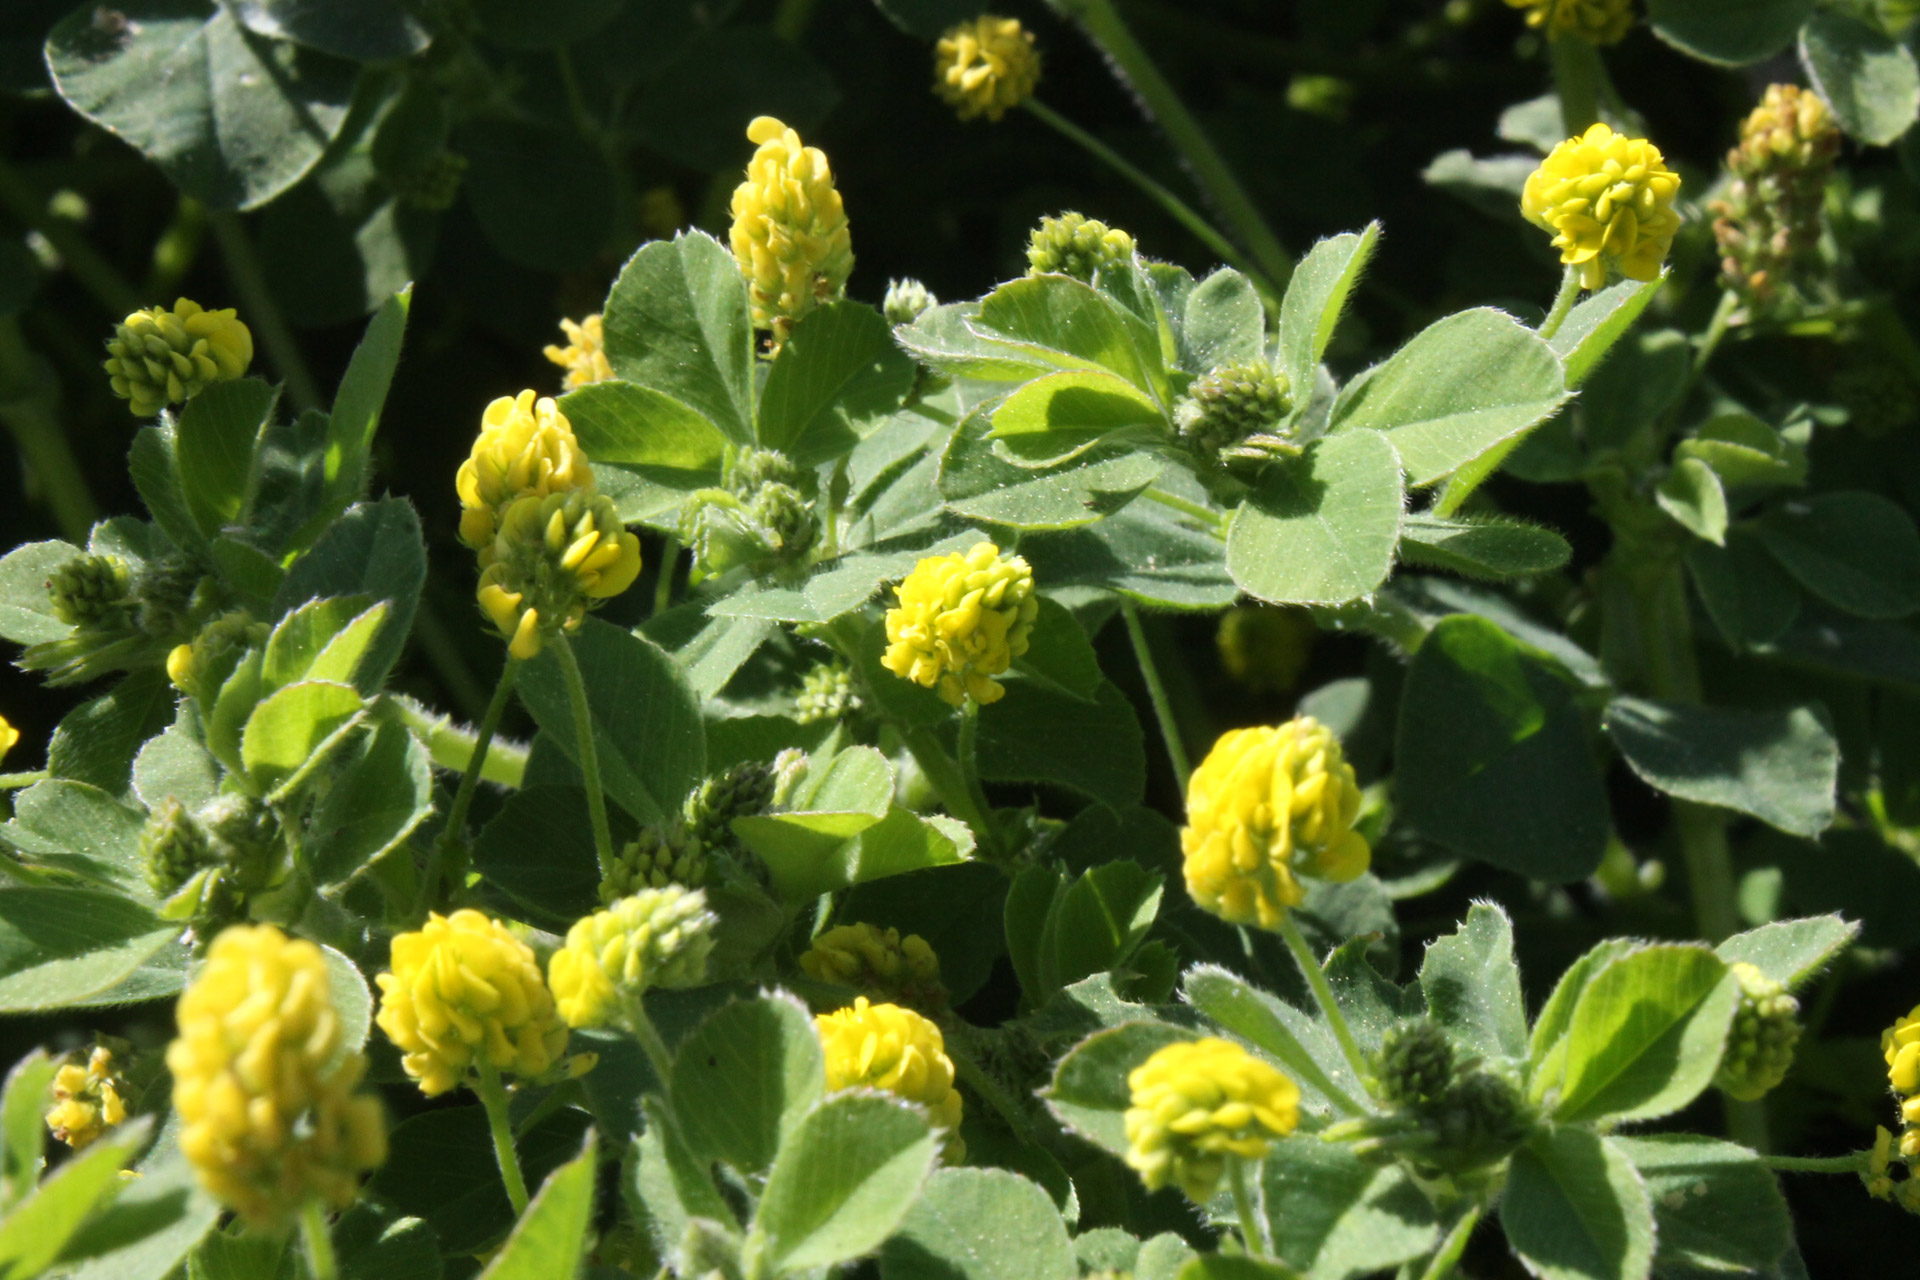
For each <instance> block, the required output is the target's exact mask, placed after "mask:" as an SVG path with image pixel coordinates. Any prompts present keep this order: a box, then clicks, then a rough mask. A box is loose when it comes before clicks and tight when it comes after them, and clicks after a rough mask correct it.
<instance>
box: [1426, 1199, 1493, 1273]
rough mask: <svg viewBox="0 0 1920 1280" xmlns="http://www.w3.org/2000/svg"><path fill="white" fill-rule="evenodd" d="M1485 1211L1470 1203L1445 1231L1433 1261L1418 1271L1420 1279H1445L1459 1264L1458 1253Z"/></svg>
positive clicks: (1464, 1247)
mask: <svg viewBox="0 0 1920 1280" xmlns="http://www.w3.org/2000/svg"><path fill="white" fill-rule="evenodd" d="M1485 1212H1486V1206H1484V1205H1478V1204H1476V1205H1470V1206H1468V1208H1467V1211H1466V1212H1465V1213H1463V1214H1461V1215H1460V1217H1459V1218H1458V1220H1456V1221H1455V1222H1454V1224H1453V1229H1452V1230H1451V1231H1449V1232H1447V1238H1446V1239H1445V1240H1442V1241H1441V1242H1440V1247H1439V1248H1438V1249H1436V1250H1434V1253H1433V1261H1431V1262H1429V1263H1428V1264H1427V1269H1426V1270H1425V1271H1422V1272H1421V1273H1420V1280H1446V1278H1447V1277H1448V1276H1450V1275H1452V1274H1453V1269H1454V1268H1455V1267H1456V1266H1458V1265H1459V1264H1460V1255H1461V1254H1463V1253H1465V1252H1466V1251H1467V1241H1468V1240H1469V1239H1471V1238H1472V1237H1473V1229H1474V1228H1475V1227H1477V1226H1479V1225H1480V1215H1481V1214H1483V1213H1485Z"/></svg>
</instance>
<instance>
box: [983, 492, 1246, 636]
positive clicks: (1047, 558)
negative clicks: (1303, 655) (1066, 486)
mask: <svg viewBox="0 0 1920 1280" xmlns="http://www.w3.org/2000/svg"><path fill="white" fill-rule="evenodd" d="M1173 480H1174V476H1173V475H1170V474H1165V473H1163V474H1162V476H1161V484H1162V487H1164V488H1168V489H1173V490H1176V491H1177V490H1178V488H1179V486H1178V485H1176V484H1174V483H1172V481H1173ZM1195 526H1196V522H1195V521H1194V520H1193V519H1192V518H1190V517H1188V516H1185V515H1182V514H1181V513H1179V512H1176V511H1174V510H1172V509H1171V508H1169V507H1165V506H1162V505H1161V504H1160V503H1158V502H1154V501H1147V502H1133V503H1129V504H1128V505H1127V506H1125V507H1123V508H1122V509H1121V510H1119V511H1117V512H1115V513H1114V514H1113V515H1110V516H1108V517H1107V518H1106V519H1105V520H1102V521H1100V522H1099V523H1098V524H1094V525H1091V526H1088V527H1085V528H1081V529H1071V530H1064V531H1062V532H1059V533H1050V534H1036V535H1032V536H1029V537H1025V538H1022V539H1021V540H1020V554H1021V555H1022V556H1024V557H1026V560H1027V563H1028V564H1030V565H1032V566H1033V576H1034V580H1035V581H1036V582H1041V583H1044V584H1046V589H1047V592H1048V594H1050V595H1052V596H1053V597H1054V598H1055V599H1059V600H1061V601H1062V602H1063V603H1069V604H1073V605H1076V606H1077V605H1078V604H1080V603H1081V602H1082V601H1083V600H1085V601H1089V602H1090V601H1093V600H1097V599H1099V598H1100V596H1101V595H1102V594H1104V593H1106V592H1114V591H1117V592H1119V593H1120V594H1122V595H1125V596H1128V597H1130V598H1132V599H1134V600H1136V601H1138V602H1140V603H1141V604H1144V605H1147V606H1150V607H1154V608H1161V609H1183V610H1209V611H1211V610H1217V609H1222V608H1225V607H1226V606H1227V605H1230V604H1232V603H1233V602H1234V600H1235V599H1236V598H1237V597H1238V596H1239V594H1240V588H1239V587H1238V586H1236V585H1235V584H1234V581H1233V579H1232V578H1231V577H1230V576H1228V574H1227V565H1226V544H1225V543H1224V542H1223V541H1222V540H1221V539H1220V538H1219V537H1218V536H1216V535H1215V533H1214V532H1213V530H1212V529H1211V527H1208V528H1198V527H1195Z"/></svg>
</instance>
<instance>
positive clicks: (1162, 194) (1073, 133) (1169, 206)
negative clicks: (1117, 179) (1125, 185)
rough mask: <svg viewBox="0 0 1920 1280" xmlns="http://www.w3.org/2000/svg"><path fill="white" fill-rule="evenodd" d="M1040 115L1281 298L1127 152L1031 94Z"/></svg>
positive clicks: (1270, 296) (1274, 299)
mask: <svg viewBox="0 0 1920 1280" xmlns="http://www.w3.org/2000/svg"><path fill="white" fill-rule="evenodd" d="M1021 105H1022V106H1024V107H1025V108H1026V109H1027V110H1028V111H1030V112H1032V113H1033V114H1034V115H1035V116H1037V117H1038V118H1039V119H1041V120H1043V121H1045V122H1046V123H1047V124H1048V125H1049V126H1051V127H1052V128H1053V129H1054V130H1055V131H1056V132H1058V133H1059V134H1061V135H1062V136H1064V137H1065V138H1066V139H1067V140H1068V141H1070V142H1073V143H1075V144H1077V145H1078V146H1080V147H1081V148H1082V149H1083V150H1085V151H1086V152H1087V153H1088V154H1089V155H1091V156H1092V157H1093V158H1094V159H1096V160H1098V161H1100V162H1101V163H1102V164H1104V165H1106V166H1107V167H1108V168H1110V169H1112V170H1113V171H1114V172H1115V173H1117V174H1119V175H1120V176H1121V177H1123V178H1125V179H1126V180H1127V181H1128V182H1131V183H1132V184H1133V185H1134V186H1136V187H1138V188H1140V190H1141V191H1142V192H1144V193H1145V194H1146V196H1147V198H1148V199H1150V200H1152V201H1153V202H1154V203H1155V204H1157V205H1159V206H1160V207H1161V208H1162V209H1165V210H1166V211H1167V212H1168V213H1170V214H1172V215H1173V218H1174V220H1175V221H1176V222H1178V223H1179V224H1180V225H1181V226H1183V227H1185V228H1186V229H1187V230H1188V231H1191V232H1192V233H1193V234H1194V237H1195V238H1196V239H1198V240H1199V241H1200V243H1202V244H1204V245H1206V246H1207V248H1209V249H1211V250H1213V251H1214V252H1215V253H1217V254H1219V255H1220V260H1221V261H1222V262H1227V263H1231V264H1232V265H1233V266H1236V267H1238V268H1239V269H1240V270H1242V271H1244V272H1246V273H1247V275H1248V276H1250V277H1252V278H1253V279H1254V280H1255V281H1256V282H1257V283H1258V284H1259V286H1260V292H1261V293H1263V294H1265V295H1267V300H1268V302H1269V303H1270V304H1274V305H1277V304H1278V302H1279V296H1280V294H1279V288H1278V286H1276V285H1275V284H1274V282H1273V281H1272V280H1271V279H1269V278H1268V277H1267V273H1266V272H1264V271H1262V270H1261V269H1260V268H1259V267H1258V266H1256V265H1254V263H1253V260H1252V259H1250V258H1248V257H1247V256H1246V255H1245V254H1243V253H1241V252H1240V250H1239V249H1238V248H1236V247H1235V246H1234V243H1233V241H1231V240H1229V239H1227V238H1226V237H1225V236H1223V235H1221V234H1220V232H1218V231H1216V230H1215V229H1214V227H1213V224H1212V223H1210V222H1208V221H1207V220H1206V219H1205V218H1203V217H1201V216H1200V215H1199V213H1198V212H1196V211H1195V210H1194V209H1193V207H1192V206H1191V205H1189V204H1188V203H1187V202H1186V201H1184V200H1182V199H1181V198H1180V197H1179V196H1176V195H1175V194H1173V192H1171V191H1169V190H1167V189H1166V187H1164V186H1162V185H1161V184H1160V183H1158V182H1156V181H1154V180H1153V178H1152V177H1151V176H1149V175H1148V174H1147V172H1146V171H1145V170H1144V169H1141V168H1140V167H1138V166H1137V165H1135V164H1134V163H1133V162H1132V161H1130V160H1128V159H1127V158H1126V157H1125V156H1123V155H1121V154H1120V153H1119V152H1118V151H1115V150H1114V149H1113V148H1112V147H1110V146H1108V145H1107V144H1106V143H1104V142H1102V141H1100V139H1098V138H1096V137H1094V136H1093V135H1092V134H1090V133H1088V132H1087V131H1086V130H1085V129H1082V128H1081V127H1080V126H1079V125H1077V124H1075V123H1074V122H1073V121H1071V120H1069V119H1067V118H1066V117H1065V116H1063V115H1061V114H1060V113H1059V112H1058V111H1055V110H1054V109H1053V108H1052V107H1049V106H1048V105H1047V104H1046V103H1044V102H1042V101H1040V100H1039V99H1038V98H1028V99H1027V100H1026V101H1025V102H1024V103H1022V104H1021Z"/></svg>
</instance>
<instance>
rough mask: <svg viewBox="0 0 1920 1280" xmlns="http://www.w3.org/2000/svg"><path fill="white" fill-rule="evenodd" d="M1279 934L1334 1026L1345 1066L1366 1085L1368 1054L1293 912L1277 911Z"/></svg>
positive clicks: (1322, 1010) (1361, 1086) (1358, 1080)
mask: <svg viewBox="0 0 1920 1280" xmlns="http://www.w3.org/2000/svg"><path fill="white" fill-rule="evenodd" d="M1279 933H1280V936H1281V937H1282V938H1284V939H1286V943H1287V949H1288V950H1289V951H1291V952H1293V958H1294V959H1295V960H1296V961H1298V962H1299V964H1300V972H1301V973H1302V974H1304V975H1305V976H1306V979H1307V985H1308V986H1309V987H1311V988H1313V998H1314V1000H1315V1001H1316V1002H1318V1003H1319V1005H1320V1012H1321V1013H1322V1014H1323V1015H1324V1016H1325V1017H1326V1019H1327V1024H1328V1025H1329V1026H1331V1027H1332V1028H1333V1038H1334V1039H1335V1040H1338V1041H1339V1042H1340V1052H1341V1053H1343V1054H1345V1055H1346V1058H1347V1066H1349V1067H1350V1068H1352V1070H1353V1079H1354V1083H1355V1084H1356V1085H1358V1086H1360V1088H1362V1089H1365V1088H1366V1083H1367V1076H1368V1074H1369V1072H1368V1069H1367V1057H1366V1055H1365V1054H1363V1053H1361V1052H1360V1044H1359V1042H1358V1041H1356V1040H1355V1039H1354V1038H1353V1029H1352V1028H1351V1027H1349V1026H1348V1025H1347V1015H1346V1014H1345V1013H1343V1012H1341V1009H1340V1004H1339V1002H1338V1001H1336V1000H1335V999H1334V998H1333V987H1332V986H1331V985H1330V984H1329V983H1328V982H1327V973H1326V970H1324V969H1322V968H1321V967H1320V962H1319V961H1318V960H1316V959H1314V955H1313V948H1312V947H1309V946H1308V945H1307V940H1306V939H1305V938H1304V937H1302V936H1301V934H1300V926H1299V924H1298V923H1296V922H1295V920H1294V918H1293V912H1291V911H1283V912H1281V913H1280V929H1279Z"/></svg>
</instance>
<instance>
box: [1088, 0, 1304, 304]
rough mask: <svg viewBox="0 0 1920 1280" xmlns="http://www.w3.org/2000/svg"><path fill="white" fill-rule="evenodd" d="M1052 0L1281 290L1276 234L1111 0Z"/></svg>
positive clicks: (1283, 274)
mask: <svg viewBox="0 0 1920 1280" xmlns="http://www.w3.org/2000/svg"><path fill="white" fill-rule="evenodd" d="M1056 2H1057V3H1058V4H1059V7H1060V8H1062V9H1064V10H1065V11H1066V12H1067V13H1069V14H1071V15H1072V16H1073V17H1074V18H1076V19H1077V20H1078V21H1079V23H1080V25H1081V26H1082V27H1084V28H1085V29H1086V32H1087V34H1088V35H1089V36H1091V37H1092V38H1093V42H1094V43H1095V44H1097V45H1099V46H1100V49H1101V51H1102V52H1104V53H1105V54H1106V55H1107V60H1108V62H1109V63H1110V65H1111V66H1112V68H1113V71H1114V74H1115V75H1116V76H1117V77H1118V78H1119V79H1120V81H1121V83H1122V84H1123V85H1125V86H1126V87H1127V88H1129V89H1131V90H1132V91H1133V92H1134V94H1135V95H1136V97H1137V98H1138V99H1139V102H1140V105H1141V106H1142V107H1143V108H1144V109H1145V111H1146V114H1147V116H1148V118H1150V119H1151V120H1153V121H1154V122H1155V123H1157V124H1158V125H1159V126H1160V128H1161V129H1162V130H1164V131H1165V133H1166V135H1167V139H1168V141H1170V142H1172V143H1173V145H1174V149H1175V150H1177V151H1178V152H1179V153H1180V158H1181V159H1182V160H1183V161H1184V162H1185V164H1186V167H1187V171H1188V172H1189V173H1191V174H1192V175H1193V177H1194V181H1196V182H1198V183H1199V184H1200V188H1201V189H1202V190H1203V191H1205V192H1206V193H1207V195H1208V196H1210V197H1211V198H1212V200H1213V203H1214V206H1215V207H1216V208H1218V209H1219V210H1220V214H1221V216H1222V217H1224V218H1225V219H1226V220H1227V225H1228V226H1230V227H1231V228H1232V229H1233V232H1234V235H1235V236H1236V238H1238V239H1239V241H1240V242H1241V243H1242V244H1244V245H1245V246H1246V247H1247V249H1248V251H1249V252H1250V253H1251V254H1252V255H1253V260H1254V261H1255V262H1257V263H1259V264H1260V270H1261V274H1262V275H1264V276H1266V277H1267V279H1268V280H1269V281H1270V282H1272V285H1273V286H1274V288H1276V289H1284V288H1285V287H1286V283H1287V278H1288V277H1289V276H1291V275H1292V274H1293V259H1291V258H1289V257H1288V256H1287V251H1286V250H1285V249H1284V248H1282V247H1281V245H1280V240H1279V237H1277V236H1275V235H1274V234H1273V231H1272V230H1271V229H1270V228H1269V227H1268V226H1267V224H1266V221H1265V219H1263V218H1262V217H1261V216H1260V211H1259V210H1258V209H1257V208H1255V207H1254V203H1253V199H1252V198H1251V197H1250V196H1248V194H1247V192H1246V188H1244V187H1242V186H1241V185H1240V180H1239V179H1238V178H1236V177H1235V176H1234V174H1233V170H1232V169H1230V168H1228V167H1227V162H1226V160H1225V159H1224V158H1223V157H1222V156H1221V154H1220V152H1219V150H1218V149H1216V148H1215V147H1214V145H1213V142H1212V140H1211V139H1210V138H1208V137H1207V135H1206V133H1205V131H1203V130H1202V129H1201V128H1200V122H1199V121H1197V120H1195V119H1194V118H1193V113H1192V112H1190V111H1188V110H1187V108H1186V104H1185V103H1183V102H1181V101H1180V98H1179V96H1178V95H1177V94H1175V93H1174V91H1173V86H1172V85H1170V84H1168V83H1167V80H1166V77H1165V76H1163V75H1161V74H1160V69H1159V68H1158V67H1156V66H1154V65H1153V60H1152V59H1151V58H1149V57H1147V51H1146V50H1145V49H1143V48H1141V47H1140V42H1139V41H1138V40H1136V39H1134V36H1133V32H1131V31H1129V30H1128V29H1127V24H1126V23H1125V22H1124V21H1122V20H1121V18H1120V12H1119V10H1117V9H1116V8H1114V6H1113V0H1056Z"/></svg>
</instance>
